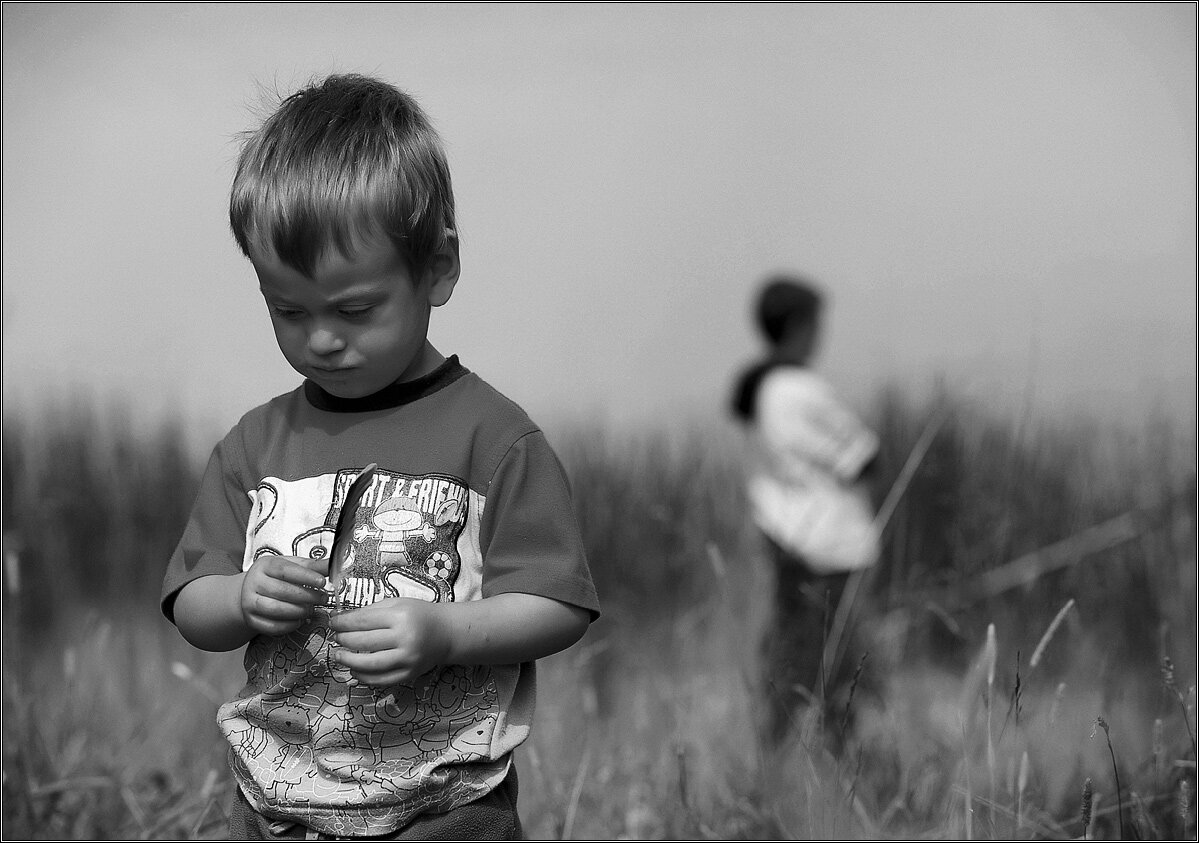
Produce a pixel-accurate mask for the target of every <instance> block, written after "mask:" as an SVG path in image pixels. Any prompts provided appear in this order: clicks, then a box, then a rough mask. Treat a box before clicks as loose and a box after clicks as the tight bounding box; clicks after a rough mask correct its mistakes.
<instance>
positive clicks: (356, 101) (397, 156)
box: [229, 74, 457, 275]
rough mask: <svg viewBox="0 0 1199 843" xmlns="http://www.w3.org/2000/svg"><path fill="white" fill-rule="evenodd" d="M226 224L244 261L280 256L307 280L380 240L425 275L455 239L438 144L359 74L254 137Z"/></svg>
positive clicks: (299, 101) (408, 103)
mask: <svg viewBox="0 0 1199 843" xmlns="http://www.w3.org/2000/svg"><path fill="white" fill-rule="evenodd" d="M229 223H230V226H231V227H232V229H233V236H234V237H235V238H236V239H237V245H238V246H239V247H240V248H241V250H242V253H243V254H245V255H246V256H247V257H249V256H250V248H251V246H256V247H258V248H260V249H268V248H269V249H273V250H274V252H275V254H276V255H277V256H278V258H279V259H280V260H281V261H282V262H283V263H285V264H286V265H288V266H290V267H292V268H293V269H296V270H298V271H299V272H302V273H304V274H305V275H311V274H312V272H313V271H314V269H315V267H316V265H317V263H318V261H319V260H320V259H321V257H322V255H324V254H325V253H326V252H327V250H328V249H330V248H335V249H337V250H338V251H339V252H341V254H343V255H350V254H352V252H353V250H354V247H355V245H356V244H358V243H360V242H361V241H362V240H363V239H369V238H372V237H378V236H384V237H386V238H387V239H389V240H390V241H391V242H392V243H393V244H394V246H395V248H396V250H397V251H398V252H399V254H400V256H401V257H402V258H403V259H404V260H405V261H406V262H407V264H408V267H409V269H410V270H411V271H412V272H413V274H414V275H419V274H420V273H421V272H422V271H423V270H424V269H425V268H426V267H427V266H428V264H429V262H430V261H431V260H432V258H433V257H434V256H435V255H436V254H437V253H438V252H439V251H440V250H442V249H444V248H445V247H446V245H447V242H448V241H449V240H451V239H454V238H456V237H457V233H456V226H455V221H454V193H453V190H452V187H451V184H450V170H449V166H448V164H447V163H446V157H445V152H444V150H443V148H442V144H441V139H440V138H439V137H438V135H437V133H436V131H434V129H433V127H432V125H431V123H430V122H429V120H428V118H427V117H426V116H425V113H424V112H423V111H422V110H421V108H420V106H419V105H417V103H416V101H415V100H414V99H413V98H412V97H410V96H409V95H407V94H405V93H404V92H402V91H400V90H398V89H396V88H395V87H393V86H391V85H388V84H387V83H385V82H381V81H379V80H377V79H372V78H369V77H366V76H360V75H357V74H347V75H334V76H330V77H328V78H327V79H325V80H324V81H323V82H320V83H319V84H315V85H313V86H311V87H308V88H305V89H304V90H301V91H298V92H296V93H294V94H292V95H291V96H289V97H287V98H286V99H285V100H283V102H282V103H281V104H280V106H279V108H278V109H277V110H276V111H275V113H274V114H272V115H271V116H270V117H268V118H267V119H266V121H265V122H264V123H263V124H262V125H261V126H260V127H259V128H258V129H257V130H255V131H253V132H250V133H248V134H247V136H246V138H245V142H244V145H243V147H242V150H241V154H240V156H239V157H238V162H237V174H236V176H235V177H234V179H233V189H232V191H231V195H230V200H229Z"/></svg>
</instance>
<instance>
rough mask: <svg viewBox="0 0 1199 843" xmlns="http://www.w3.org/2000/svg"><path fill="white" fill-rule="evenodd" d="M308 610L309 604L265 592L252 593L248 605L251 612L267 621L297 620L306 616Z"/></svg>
mask: <svg viewBox="0 0 1199 843" xmlns="http://www.w3.org/2000/svg"><path fill="white" fill-rule="evenodd" d="M309 611H310V607H309V606H305V605H300V604H296V603H292V602H288V601H285V600H278V599H276V598H274V597H270V596H268V595H266V594H256V595H254V600H253V602H252V603H251V605H250V612H251V614H253V615H254V616H255V617H258V618H261V619H262V620H267V621H298V620H302V619H303V618H305V617H307V615H308V612H309Z"/></svg>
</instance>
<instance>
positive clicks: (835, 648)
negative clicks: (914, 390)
mask: <svg viewBox="0 0 1199 843" xmlns="http://www.w3.org/2000/svg"><path fill="white" fill-rule="evenodd" d="M947 418H949V408H948V407H945V406H942V407H939V408H938V409H937V412H936V413H934V414H933V416H932V418H930V419H929V420H928V423H927V424H926V425H925V426H924V430H923V432H922V433H921V434H920V438H919V439H918V440H916V444H915V445H913V446H912V450H911V453H909V454H908V458H907V460H905V461H904V464H903V468H902V469H900V472H899V476H898V477H897V478H896V479H895V482H894V483H893V484H891V489H890V490H889V491H888V492H887V497H886V499H884V501H883V504H882V506H880V507H879V509H878V513H877V514H876V515H875V517H874V530H875V532H876V533H877V534H878V535H880V536H881V535H882V533H883V529H884V528H885V527H886V526H887V524H888V523H890V521H891V516H892V515H893V514H894V512H895V508H896V507H897V506H899V500H900V498H902V497H903V493H904V492H906V491H907V488H908V486H909V485H910V484H911V482H912V478H913V477H915V475H916V469H917V468H919V467H920V463H921V462H923V461H924V457H925V455H926V454H927V453H928V449H929V448H931V447H932V444H933V439H934V437H936V435H937V431H939V430H940V429H941V425H943V424H944V423H945V420H946V419H947ZM877 567H878V566H877V565H871V566H870V567H868V568H859V569H857V570H856V571H853V572H852V573H851V574H850V575H849V577H848V578H847V579H846V581H845V590H844V591H843V592H842V594H841V600H840V601H839V602H838V604H837V612H836V615H835V616H834V618H833V625H832V629H831V630H830V631H829V635H828V638H827V640H826V642H825V647H824V656H823V659H824V663H825V664H828V665H833V666H835V665H837V664H838V663H839V662H840V660H841V656H842V655H843V653H842V650H843V649H844V646H845V643H844V641H843V640H842V639H843V638H844V636H845V629H846V627H847V626H848V625H849V616H850V614H851V613H852V612H853V607H854V604H855V603H856V602H857V599H858V593H859V592H860V591H861V590H862V589H863V588H864V587H865V586H866V585H867V584H868V583H869V577H871V576H872V575H873V573H874V570H875V568H877Z"/></svg>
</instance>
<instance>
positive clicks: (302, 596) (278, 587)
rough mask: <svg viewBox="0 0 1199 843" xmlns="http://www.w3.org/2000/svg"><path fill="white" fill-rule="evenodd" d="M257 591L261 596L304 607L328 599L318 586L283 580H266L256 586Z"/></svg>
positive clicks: (324, 601)
mask: <svg viewBox="0 0 1199 843" xmlns="http://www.w3.org/2000/svg"><path fill="white" fill-rule="evenodd" d="M257 591H258V593H259V594H260V595H262V596H263V597H269V598H272V599H274V600H278V601H280V602H282V603H290V604H298V605H301V606H305V607H309V606H316V605H318V604H323V603H326V602H328V600H329V595H328V594H326V593H325V591H324V589H322V588H320V587H319V586H317V587H315V588H309V587H307V586H303V585H294V584H292V583H290V582H286V581H283V580H273V581H272V580H267V581H265V582H263V583H262V584H261V585H260V586H259V587H258V589H257Z"/></svg>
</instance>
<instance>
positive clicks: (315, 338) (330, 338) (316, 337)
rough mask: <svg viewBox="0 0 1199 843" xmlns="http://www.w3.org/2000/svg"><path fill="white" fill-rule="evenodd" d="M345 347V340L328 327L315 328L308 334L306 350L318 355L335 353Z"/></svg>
mask: <svg viewBox="0 0 1199 843" xmlns="http://www.w3.org/2000/svg"><path fill="white" fill-rule="evenodd" d="M345 347H346V341H345V340H344V339H342V338H341V335H340V334H338V333H337V332H335V331H330V330H329V329H328V328H316V329H315V330H313V331H312V333H310V334H309V335H308V350H309V351H311V352H312V353H313V354H315V355H317V356H319V357H324V356H325V355H328V354H335V353H336V352H338V351H341V350H342V349H343V348H345Z"/></svg>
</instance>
